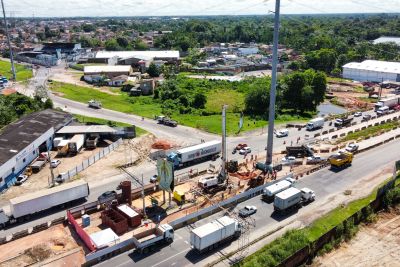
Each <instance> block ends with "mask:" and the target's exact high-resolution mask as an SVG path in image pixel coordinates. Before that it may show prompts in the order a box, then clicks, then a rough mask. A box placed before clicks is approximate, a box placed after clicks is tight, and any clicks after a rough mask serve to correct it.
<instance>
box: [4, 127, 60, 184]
mask: <svg viewBox="0 0 400 267" xmlns="http://www.w3.org/2000/svg"><path fill="white" fill-rule="evenodd" d="M53 136H54V128H53V127H52V128H50V129H49V130H48V131H47V132H45V133H44V134H43V135H41V136H40V137H39V138H37V139H36V140H35V141H33V142H32V143H31V144H30V145H28V146H27V147H25V148H24V149H23V150H21V151H20V152H19V153H18V154H17V155H15V156H14V157H12V158H11V159H9V160H8V161H7V162H6V163H5V164H3V165H2V166H1V167H0V178H1V182H0V190H2V189H4V188H5V187H6V186H7V184H9V185H10V184H11V183H13V182H14V181H15V178H16V176H17V175H18V174H19V173H20V172H21V171H23V170H24V169H25V168H26V167H27V166H28V165H29V164H30V163H31V162H32V161H33V160H34V159H35V158H36V157H38V155H39V146H40V145H41V144H43V143H44V142H46V144H47V147H48V148H49V149H51V147H52V143H53V142H52V140H53ZM13 168H14V171H13Z"/></svg>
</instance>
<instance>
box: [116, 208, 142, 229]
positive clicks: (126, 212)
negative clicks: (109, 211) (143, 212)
mask: <svg viewBox="0 0 400 267" xmlns="http://www.w3.org/2000/svg"><path fill="white" fill-rule="evenodd" d="M117 209H118V212H119V213H120V214H121V215H122V216H124V217H125V219H127V220H128V225H129V227H132V228H133V227H137V226H139V225H140V224H141V223H142V217H141V216H140V214H139V213H137V212H136V211H135V210H134V209H132V208H131V207H129V206H128V205H126V204H123V205H120V206H118V207H117Z"/></svg>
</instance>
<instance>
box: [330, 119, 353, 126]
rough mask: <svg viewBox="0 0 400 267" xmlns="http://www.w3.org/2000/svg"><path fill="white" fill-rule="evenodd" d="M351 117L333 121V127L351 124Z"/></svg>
mask: <svg viewBox="0 0 400 267" xmlns="http://www.w3.org/2000/svg"><path fill="white" fill-rule="evenodd" d="M353 119H354V118H353V117H347V118H341V119H336V120H335V123H334V124H335V127H346V126H349V125H350V124H351V122H352V121H353Z"/></svg>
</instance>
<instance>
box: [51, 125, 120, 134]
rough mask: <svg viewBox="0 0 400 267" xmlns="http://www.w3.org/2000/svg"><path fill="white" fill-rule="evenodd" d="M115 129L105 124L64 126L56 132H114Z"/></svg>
mask: <svg viewBox="0 0 400 267" xmlns="http://www.w3.org/2000/svg"><path fill="white" fill-rule="evenodd" d="M116 132H117V131H116V130H115V129H113V128H111V127H110V126H107V125H87V126H64V127H62V128H61V129H60V130H59V131H58V132H57V134H79V133H116Z"/></svg>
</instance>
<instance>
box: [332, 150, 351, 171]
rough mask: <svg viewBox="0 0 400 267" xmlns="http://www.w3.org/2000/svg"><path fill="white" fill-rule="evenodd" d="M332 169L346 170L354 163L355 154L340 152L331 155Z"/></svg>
mask: <svg viewBox="0 0 400 267" xmlns="http://www.w3.org/2000/svg"><path fill="white" fill-rule="evenodd" d="M328 161H329V163H330V164H331V167H333V168H344V167H347V166H350V165H351V162H352V161H353V154H352V153H350V152H347V151H343V152H339V153H337V154H334V155H331V156H330V157H329V158H328Z"/></svg>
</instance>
